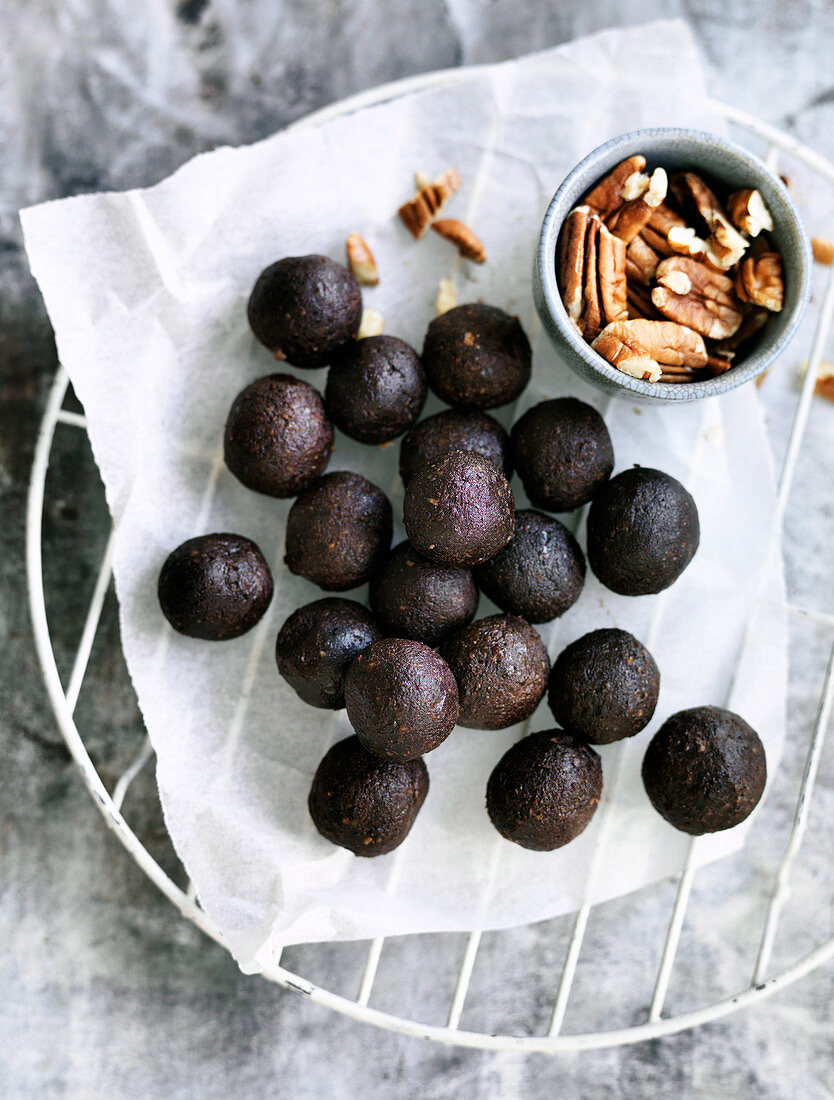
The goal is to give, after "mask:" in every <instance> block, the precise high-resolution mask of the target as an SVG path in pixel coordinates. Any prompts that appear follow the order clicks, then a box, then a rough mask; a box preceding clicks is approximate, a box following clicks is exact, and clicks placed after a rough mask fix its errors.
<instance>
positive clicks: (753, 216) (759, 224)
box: [727, 187, 773, 237]
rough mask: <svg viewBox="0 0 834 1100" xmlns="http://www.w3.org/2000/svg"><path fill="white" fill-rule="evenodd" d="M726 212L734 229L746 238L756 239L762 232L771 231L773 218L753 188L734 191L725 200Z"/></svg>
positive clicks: (760, 196) (759, 194)
mask: <svg viewBox="0 0 834 1100" xmlns="http://www.w3.org/2000/svg"><path fill="white" fill-rule="evenodd" d="M727 212H728V213H729V215H730V218H731V219H732V222H733V225H734V226H735V227H736V229H740V230H741V231H742V232H743V233H746V234H747V235H748V237H758V235H759V234H760V233H761V232H762V230H767V232H768V233H771V232H772V231H773V218H772V217H771V216H770V211H769V210H768V208H767V207H766V206H765V201H764V199H763V198H762V193H761V191H759V190H758V189H757V188H755V187H745V188H743V189H742V190H741V191H734V192H733V193H732V195H730V197H729V199H728V200H727Z"/></svg>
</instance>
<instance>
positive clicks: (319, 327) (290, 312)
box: [247, 255, 362, 367]
mask: <svg viewBox="0 0 834 1100" xmlns="http://www.w3.org/2000/svg"><path fill="white" fill-rule="evenodd" d="M247 313H248V316H249V326H250V328H251V329H252V332H253V333H254V334H255V336H256V337H257V338H258V340H260V342H261V343H262V344H263V345H264V346H265V347H267V348H269V350H270V351H271V352H272V353H273V354H274V356H275V358H276V359H286V360H287V362H289V363H292V364H293V366H296V367H323V366H325V365H326V364H327V363H329V362H330V358H331V356H332V355H333V353H334V352H335V351H337V350H338V349H339V348H340V347H342V345H343V344H346V343H347V342H348V341H349V340H352V339H353V338H354V337H355V336H356V333H357V332H358V330H359V321H360V319H361V316H362V294H361V292H360V290H359V284H358V283H357V282H356V280H355V279H354V277H353V275H352V274H351V273H350V271H348V269H347V268H346V267H342V266H341V264H337V263H334V262H333V260H329V259H328V258H327V257H326V256H316V255H313V256H286V257H285V258H284V259H283V260H278V262H277V263H274V264H270V266H269V267H267V268H265V269H264V270H263V271H262V272H261V274H260V275H259V276H258V279H257V282H256V283H255V286H254V288H253V289H252V294H251V296H250V298H249V305H248V307H247Z"/></svg>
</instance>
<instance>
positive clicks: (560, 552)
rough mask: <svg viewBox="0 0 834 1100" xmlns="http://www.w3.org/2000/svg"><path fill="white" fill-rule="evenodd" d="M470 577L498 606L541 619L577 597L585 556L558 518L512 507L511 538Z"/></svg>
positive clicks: (562, 610) (552, 615)
mask: <svg viewBox="0 0 834 1100" xmlns="http://www.w3.org/2000/svg"><path fill="white" fill-rule="evenodd" d="M475 580H476V581H477V582H478V587H479V588H480V589H481V591H482V592H483V593H484V594H485V595H487V596H489V598H490V599H491V600H492V601H493V603H496V604H498V606H499V607H500V608H501V609H502V610H503V611H509V612H511V614H513V615H520V616H521V617H522V619H526V620H527V621H528V622H530V623H546V622H549V621H550V620H551V619H556V618H558V617H559V616H560V615H564V613H565V612H566V611H567V610H568V608H569V607H572V606H573V605H574V604H575V603H576V601H577V600H578V599H579V594H580V592H581V591H582V586H583V585H584V583H585V558H584V556H583V554H582V551H581V550H580V548H579V543H578V542H577V541H576V539H575V538H574V537H573V535H572V534H571V533H570V531H569V530H568V529H567V527H565V526H564V524H562V523H560V522H559V521H558V519H553V517H552V516H545V515H543V514H542V513H541V512H533V511H530V510H523V511H521V512H516V515H515V531H514V533H513V537H512V538H511V539H510V541H509V542H508V543H507V545H506V546H504V547H503V548H502V549H501V550H499V551H498V553H497V554H496V555H495V557H493V558H490V559H489V561H487V562H484V564H483V565H479V566H478V567H477V569H476V570H475Z"/></svg>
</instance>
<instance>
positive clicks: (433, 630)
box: [369, 541, 478, 646]
mask: <svg viewBox="0 0 834 1100" xmlns="http://www.w3.org/2000/svg"><path fill="white" fill-rule="evenodd" d="M369 602H370V605H371V607H372V609H373V612H374V614H375V615H376V617H377V619H378V621H379V623H380V625H381V626H382V628H383V630H384V631H385V633H386V634H392V635H394V637H397V638H414V639H416V640H417V641H418V642H425V644H426V645H431V646H434V645H437V644H438V643H439V642H442V641H443V639H444V638H448V637H449V635H450V634H454V632H455V631H456V630H460V628H461V627H463V626H466V624H467V623H469V622H471V621H472V619H473V618H474V617H475V612H476V610H477V608H478V589H477V588H476V587H475V581H474V580H473V579H472V574H471V572H470V571H469V570H468V569H464V568H462V567H461V566H459V565H438V564H437V563H436V562H433V561H429V560H428V558H424V557H423V555H422V554H418V553H417V551H416V550H415V549H414V547H413V546H412V545H411V543H410V542H407V541H406V542H401V543H400V544H399V546H395V547H394V549H393V550H392V551H391V553H390V554H389V555H388V557H387V559H386V560H385V562H384V563H383V564H382V566H381V567H380V569H379V572H378V573H376V574H375V575H374V577H373V578H372V579H371V587H370V592H369Z"/></svg>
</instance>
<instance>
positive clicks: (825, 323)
mask: <svg viewBox="0 0 834 1100" xmlns="http://www.w3.org/2000/svg"><path fill="white" fill-rule="evenodd" d="M464 75H466V73H465V71H463V70H452V71H449V72H441V73H433V74H428V75H425V76H421V77H417V78H414V79H410V80H405V81H399V82H397V83H396V84H392V85H387V86H385V87H382V88H378V89H374V90H372V91H370V92H366V93H362V94H360V95H358V96H354V97H352V98H351V99H348V100H346V101H344V102H342V103H340V104H337V105H335V106H333V107H329V108H325V109H324V110H323V111H319V112H317V113H316V114H315V115H312V116H310V117H309V118H307V119H305V120H302V121H301V122H300V123H297V124H296V125H299V126H304V125H310V124H311V123H313V122H316V123H320V122H322V121H324V120H325V119H328V118H331V117H335V116H338V115H344V114H348V113H352V112H354V111H356V110H359V109H360V108H362V107H365V106H368V105H371V104H375V103H380V102H383V101H385V100H390V99H393V98H396V97H399V96H401V95H404V94H407V93H409V92H413V91H415V90H421V89H425V88H428V87H432V86H434V85H435V84H440V83H449V82H452V81H454V80H456V79H461V78H463V76H464ZM715 106H716V107H717V108H718V109H719V110H720V111H721V112H723V114H724V115H725V116H726V118H727V119H728V121H729V122H730V124H731V125H732V126H733V127H735V128H736V129H737V130H738V131H739V132H740V134H741V135H742V140H744V139H746V140H747V141H748V142H751V141H755V142H758V143H759V144H762V143H763V144H764V146H765V147H766V150H767V151H766V159H767V161H768V163H769V164H770V166H771V167H772V168H774V169H775V168H776V167H777V163H778V161H779V157H780V155H781V154H783V153H784V154H787V155H789V156H790V157H791V158H795V160H796V161H798V162H799V163H800V164H802V165H804V166H805V168H806V169H809V170H810V171H811V173H813V174H814V175H815V176H816V177H818V178H819V179H820V180H821V181H822V182H823V183H824V184H825V186H826V187H834V165H832V164H831V163H830V162H829V161H827V160H826V159H825V158H823V157H821V156H820V155H819V154H817V153H816V152H814V150H812V149H809V148H808V147H807V146H804V145H802V144H801V143H799V142H797V141H796V140H795V139H793V138H792V137H791V136H790V135H788V134H785V133H783V132H781V131H779V130H776V129H775V128H773V127H772V126H769V125H768V124H766V123H764V122H761V121H759V120H757V119H755V118H753V117H751V116H749V115H747V114H745V113H743V112H741V111H739V110H737V109H736V108H734V107H729V106H726V105H723V104H715ZM832 315H834V268H832V269H831V270H830V272H829V276H828V280H827V285H826V287H825V291H824V294H823V298H822V302H821V305H820V308H819V310H818V311H816V320H815V328H814V332H813V337H812V341H811V345H810V352H809V358H808V369H807V372H806V374H805V378H804V381H803V384H802V387H801V389H800V390H799V394H798V397H797V400H796V404H795V408H794V413H793V421H792V425H791V428H790V432H789V436H788V443H787V448H786V452H785V457H784V460H783V463H782V467H781V472H780V476H779V484H778V497H777V507H776V516H775V521H774V530H773V537H774V538H777V537H780V536H781V531H782V521H783V517H784V513H785V508H786V505H787V503H788V500H789V497H790V492H791V487H792V485H793V482H794V474H795V472H796V469H797V462H798V459H799V457H800V451H801V448H802V445H803V439H804V436H805V429H806V426H807V422H808V416H809V412H810V409H811V399H812V397H813V392H814V384H815V381H816V376H817V372H818V369H819V364H820V360H821V358H822V355H823V351H824V348H825V344H826V340H827V338H828V334H829V330H830V328H831V321H832ZM806 324H807V322H806ZM68 392H69V379H68V376H67V374H66V371H65V370H64V369H63V368H60V369H59V371H58V374H57V377H56V379H55V382H54V385H53V387H52V391H51V394H50V397H49V400H48V403H47V407H46V411H45V413H44V416H43V420H42V422H41V426H40V432H39V436H38V441H37V446H36V450H35V461H34V466H33V469H32V477H31V483H30V488H29V500H28V513H27V546H26V552H27V570H28V581H29V597H30V606H31V614H32V622H33V627H34V635H35V642H36V645H37V651H38V656H39V659H40V663H41V667H42V671H43V676H44V682H45V685H46V690H47V692H48V694H49V698H50V701H51V703H52V706H53V709H54V711H55V716H56V718H57V721H58V725H59V727H60V729H61V732H62V734H63V736H64V739H65V741H66V743H67V745H68V747H69V750H70V752H71V753H72V756H73V758H74V759H75V762H76V763H77V765H78V767H79V769H80V771H81V775H82V778H83V780H84V782H85V784H86V785H87V788H88V790H89V791H90V794H91V796H92V798H93V800H94V802H95V803H96V805H97V806H98V808H99V809H100V810H101V812H102V814H103V815H104V818H105V820H106V822H107V824H108V825H109V826H110V828H111V829H112V830H113V832H115V834H116V836H117V837H118V838H119V840H120V841H121V843H122V844H123V845H124V846H125V848H126V849H127V850H128V852H129V853H130V855H131V856H132V857H133V858H134V859H135V861H136V862H137V863H138V864H139V866H140V867H141V868H142V870H143V871H144V872H145V873H146V874H147V875H148V876H149V878H150V879H151V880H152V881H153V882H154V883H155V884H156V885H157V886H158V887H159V889H160V890H161V891H162V892H163V893H164V894H165V895H166V896H167V897H168V898H169V899H170V900H171V901H172V902H173V904H174V905H175V906H176V907H177V909H179V911H180V913H181V914H182V916H184V917H186V918H187V919H188V920H190V921H192V922H193V923H194V924H196V925H197V927H198V928H200V929H202V931H203V932H205V933H206V935H208V936H210V937H211V938H212V939H214V940H216V941H217V942H218V943H219V944H221V945H222V944H223V937H222V936H221V934H220V932H219V931H218V929H217V928H216V927H215V925H214V924H213V922H212V921H211V920H210V919H209V917H208V916H207V915H206V914H205V912H204V911H203V910H202V909H201V907H200V905H199V903H198V901H197V899H196V896H195V893H194V890H193V888H192V887H191V886H190V885H189V886H188V887H187V888H186V889H185V890H183V889H181V888H180V887H179V886H178V885H177V884H176V883H175V882H174V880H173V879H172V878H171V876H170V875H169V874H167V873H166V871H164V870H163V868H162V867H161V866H160V864H159V863H158V862H157V861H156V860H155V859H154V858H153V856H152V855H151V854H150V852H149V851H148V850H147V848H145V847H144V845H143V844H142V842H141V841H140V840H139V838H138V837H137V835H136V834H135V833H134V831H133V830H132V829H131V826H130V824H129V822H128V821H127V819H126V817H125V816H124V814H123V812H122V809H123V806H124V802H125V796H126V794H127V792H128V789H129V788H130V786H131V784H132V783H133V781H134V780H135V779H136V777H137V776H138V775H139V774H140V772H141V771H142V770H143V769H144V768H145V767H146V766H147V765H148V763H149V761H150V760H151V757H152V755H153V753H152V749H151V746H150V742H149V741H148V739H147V737H146V738H145V740H144V743H143V745H142V747H141V749H140V751H139V752H138V754H137V755H136V756H135V758H134V759H133V761H132V762H131V764H130V765H129V766H128V767H127V768H126V769H125V770H124V771H123V772H122V773H121V775H120V776H119V777H118V779H117V780H116V782H115V783H114V784H112V789H111V790H108V789H107V787H106V786H105V783H104V781H103V779H102V776H101V775H100V774H99V772H98V771H97V769H96V767H95V765H94V764H93V762H92V760H91V758H90V755H89V753H88V751H87V748H86V746H85V743H84V738H83V736H82V733H81V731H80V730H79V728H78V726H77V724H76V721H75V718H74V714H75V710H76V704H77V702H78V698H79V693H80V691H81V688H82V684H83V682H84V678H85V675H86V673H87V671H88V668H89V667H90V659H91V655H92V652H93V643H94V641H95V638H96V634H97V631H98V628H99V623H100V620H101V614H102V608H103V606H104V601H105V597H106V595H107V592H108V588H109V586H110V582H111V577H112V564H113V557H112V554H113V536H112V532H111V535H110V537H109V539H108V541H107V544H106V547H105V550H104V555H103V558H102V560H101V564H100V567H99V569H98V574H97V577H96V581H95V585H94V588H93V593H92V598H91V600H90V604H89V608H88V611H87V614H86V618H85V620H84V626H83V629H82V631H81V637H80V640H79V642H78V647H77V650H76V653H75V659H74V662H73V664H72V669H71V672H70V675H69V678H68V681H67V683H66V684H64V683H62V681H61V677H60V675H59V672H58V667H57V664H56V659H55V653H54V649H53V644H52V638H51V635H50V630H49V623H48V621H47V615H46V593H45V591H44V575H43V558H42V520H43V510H44V498H45V494H46V478H47V472H48V469H49V463H50V456H51V453H52V449H53V444H54V441H55V433H56V429H57V427H58V425H66V426H69V427H72V428H75V429H78V430H81V431H84V430H85V428H86V422H85V419H84V416H83V415H81V414H79V413H77V412H74V411H70V410H68V409H65V408H64V407H63V406H64V403H65V400H66V398H67V395H68ZM786 611H787V612H788V613H789V614H790V615H792V616H799V617H801V618H803V619H806V620H810V621H811V622H813V623H815V624H817V625H818V626H820V627H821V628H822V629H824V630H826V631H834V615H831V614H830V613H827V612H825V611H823V610H817V609H814V608H809V607H799V606H795V605H793V604H787V605H786ZM833 702H834V644H832V645H831V649H830V654H829V659H828V663H827V667H826V671H825V675H824V679H823V684H822V690H821V694H820V697H819V702H818V705H817V711H816V718H815V720H814V721H813V724H812V726H811V728H810V730H808V731H807V737H808V740H807V750H806V756H805V763H804V768H803V771H802V777H801V780H800V783H799V789H798V791H797V792H796V800H795V808H794V811H793V822H792V827H791V829H790V833H789V838H788V840H787V844H786V846H785V847H784V850H783V852H782V854H781V858H780V859H779V860H778V862H777V865H776V868H775V871H774V872H773V874H772V876H771V878H770V880H769V881H768V882H766V883H765V884H764V886H763V887H762V889H763V890H764V892H765V893H766V895H767V904H766V906H765V911H764V919H763V921H762V924H761V928H760V930H759V932H758V935H759V940H758V951H757V953H756V959H755V964H754V967H753V973H752V976H751V979H750V981H749V983H748V984H747V985H745V986H743V987H742V988H739V989H738V990H737V992H735V993H734V994H732V995H729V996H722V997H720V998H717V999H714V1000H711V1001H710V1002H709V1003H707V1004H704V1005H702V1006H699V1007H697V1008H694V1009H690V1010H688V1011H683V1012H680V1013H677V1014H669V1015H664V1005H665V1003H666V996H667V992H668V990H669V985H670V981H671V980H672V976H673V970H674V967H675V964H676V958H677V955H678V946H679V942H680V939H681V933H682V930H683V926H684V918H685V915H686V913H687V907H688V904H689V900H690V896H691V894H692V890H693V883H694V880H695V875H696V869H695V861H694V852H695V847H696V844H697V838H693V840H692V842H691V844H690V849H689V857H688V858H687V860H686V863H685V865H684V867H683V869H682V871H681V873H680V875H679V876H678V878H677V886H676V891H675V894H674V901H673V903H672V906H671V912H670V914H669V917H668V921H667V922H666V927H665V933H664V934H663V944H662V948H661V950H660V954H659V962H658V964H657V967H656V970H655V973H654V978H653V980H652V979H651V978H649V979H648V982H647V986H646V991H645V992H646V996H645V1003H646V1004H647V1005H648V1009H647V1011H646V1012H645V1013H644V1014H643V1018H642V1019H641V1020H637V1022H635V1023H633V1024H632V1025H631V1026H627V1027H620V1028H616V1029H612V1030H597V1031H584V1032H583V1031H580V1032H576V1033H566V1032H565V1031H564V1030H563V1025H564V1024H565V1021H566V1014H567V1009H568V1002H569V998H570V995H571V990H572V988H573V985H574V978H575V976H576V971H577V966H578V965H579V962H580V958H581V956H582V950H583V945H585V943H586V931H587V928H588V921H589V918H590V916H591V911H592V908H593V906H592V905H591V903H590V901H587V902H586V903H585V904H583V905H582V906H581V907H580V908H579V909H578V910H577V911H576V912H575V913H574V914H573V915H572V918H571V927H570V933H569V937H568V940H567V947H566V950H565V953H564V957H563V960H562V965H561V973H560V974H559V976H558V978H556V977H554V985H553V990H552V993H551V997H550V1003H551V1008H550V1010H549V1012H548V1017H549V1022H548V1025H547V1027H546V1028H545V1029H544V1030H543V1032H542V1033H541V1034H517V1033H499V1032H497V1031H490V1032H486V1031H472V1030H465V1029H462V1028H461V1027H460V1021H461V1015H462V1013H463V1011H464V1006H465V1003H466V998H467V992H468V991H469V989H470V983H471V981H472V978H473V974H474V973H475V972H476V966H477V963H478V953H479V947H480V946H481V937H482V933H481V932H480V931H479V930H477V929H475V930H473V931H471V932H469V933H468V934H462V935H463V936H464V941H465V942H464V944H463V945H462V946H463V952H462V957H461V960H460V964H459V967H458V969H457V973H456V974H455V973H454V972H452V973H449V974H437V973H433V972H431V971H429V973H430V975H431V977H432V979H433V980H434V981H435V982H436V983H437V984H440V985H442V987H443V989H445V990H447V994H446V1004H447V1008H446V1010H445V1018H444V1019H442V1020H441V1022H438V1023H430V1022H426V1023H423V1022H418V1021H416V1020H412V1019H407V1018H405V1017H404V1016H401V1015H397V1014H395V1013H392V1012H387V1011H382V1010H380V1009H378V1008H374V1007H372V1006H371V1004H370V1000H371V996H372V994H373V991H374V983H375V980H376V977H377V971H378V967H379V964H380V959H381V956H382V951H383V946H384V943H385V941H384V939H383V938H380V939H375V940H373V941H371V942H370V943H369V945H368V947H367V953H366V955H365V959H364V965H363V969H362V975H361V980H360V982H359V987H358V991H357V993H356V995H355V996H354V997H347V996H344V995H342V994H338V993H335V992H332V991H330V990H328V989H327V988H324V987H323V986H322V985H319V984H315V983H313V982H311V981H308V980H307V979H306V978H303V977H301V976H299V975H298V974H295V973H293V972H292V971H291V970H289V969H287V968H285V967H284V966H282V965H275V966H273V967H271V968H270V969H269V970H267V971H265V973H264V976H265V977H266V978H268V979H271V980H272V981H274V982H277V983H279V984H280V985H283V986H286V987H287V988H289V989H293V990H295V991H296V992H298V993H301V994H303V995H305V996H306V997H309V998H310V1000H312V1001H315V1002H316V1003H318V1004H321V1005H324V1006H326V1007H328V1008H331V1009H334V1010H335V1011H337V1012H341V1013H344V1014H345V1015H346V1016H350V1017H353V1018H354V1019H356V1020H362V1021H364V1022H366V1023H370V1024H374V1025H376V1026H378V1027H382V1028H386V1029H388V1030H390V1031H395V1032H400V1033H402V1034H406V1035H412V1036H419V1037H421V1038H424V1039H431V1040H435V1041H437V1042H440V1043H446V1044H457V1045H460V1046H466V1047H476V1048H483V1049H515V1050H524V1051H531V1052H532V1051H539V1052H556V1051H560V1050H583V1049H584V1050H588V1049H595V1048H602V1047H612V1046H618V1045H621V1044H625V1043H632V1042H637V1041H640V1040H645V1039H650V1038H657V1037H660V1036H663V1035H669V1034H671V1033H673V1032H676V1031H681V1030H683V1029H685V1028H691V1027H695V1026H697V1025H699V1024H703V1023H706V1022H708V1021H711V1020H716V1019H718V1018H720V1017H722V1016H726V1015H728V1014H730V1013H732V1012H735V1011H736V1010H738V1009H741V1008H745V1007H747V1006H750V1005H752V1004H754V1003H756V1002H758V1001H760V1000H762V999H763V998H765V997H767V996H769V995H770V994H772V993H775V992H776V991H777V990H778V989H782V988H784V987H785V986H787V985H789V984H790V983H792V982H795V981H796V980H797V979H799V978H801V977H802V976H803V975H806V974H808V973H809V972H810V971H812V970H814V969H815V968H816V967H819V966H821V965H822V964H824V963H825V962H827V961H828V960H830V959H831V958H832V957H834V935H832V936H830V937H828V938H826V939H823V940H822V942H819V943H817V944H816V946H815V947H814V948H813V949H812V950H810V951H809V952H807V953H806V954H804V955H802V956H801V957H798V958H796V959H795V960H794V961H793V962H792V963H791V964H790V965H788V966H785V967H783V968H782V969H780V970H778V971H776V972H772V967H771V960H772V956H773V951H774V942H775V937H776V932H777V928H778V926H779V921H780V917H781V915H782V911H783V908H784V906H785V903H786V901H787V899H788V896H789V893H790V886H791V881H792V876H793V874H794V871H795V869H796V867H797V861H798V857H799V855H800V850H801V847H802V843H803V838H804V837H805V833H806V829H807V825H808V815H809V811H810V806H811V799H812V795H813V791H814V785H815V782H816V779H817V773H818V770H819V765H820V760H821V757H822V750H823V743H824V739H825V736H826V731H827V727H828V725H829V719H830V717H831V709H832V703H833ZM767 811H768V806H767V804H766V805H765V806H764V807H763V811H762V812H763V813H767ZM183 877H185V876H183ZM657 904H658V905H663V904H665V902H664V900H663V899H662V898H658V899H657ZM405 939H407V940H408V941H409V944H410V948H411V949H412V950H413V951H414V955H413V971H414V973H419V972H420V970H421V968H420V955H419V951H420V940H421V939H422V937H420V936H412V937H406V938H405ZM439 992H442V991H438V993H439Z"/></svg>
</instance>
